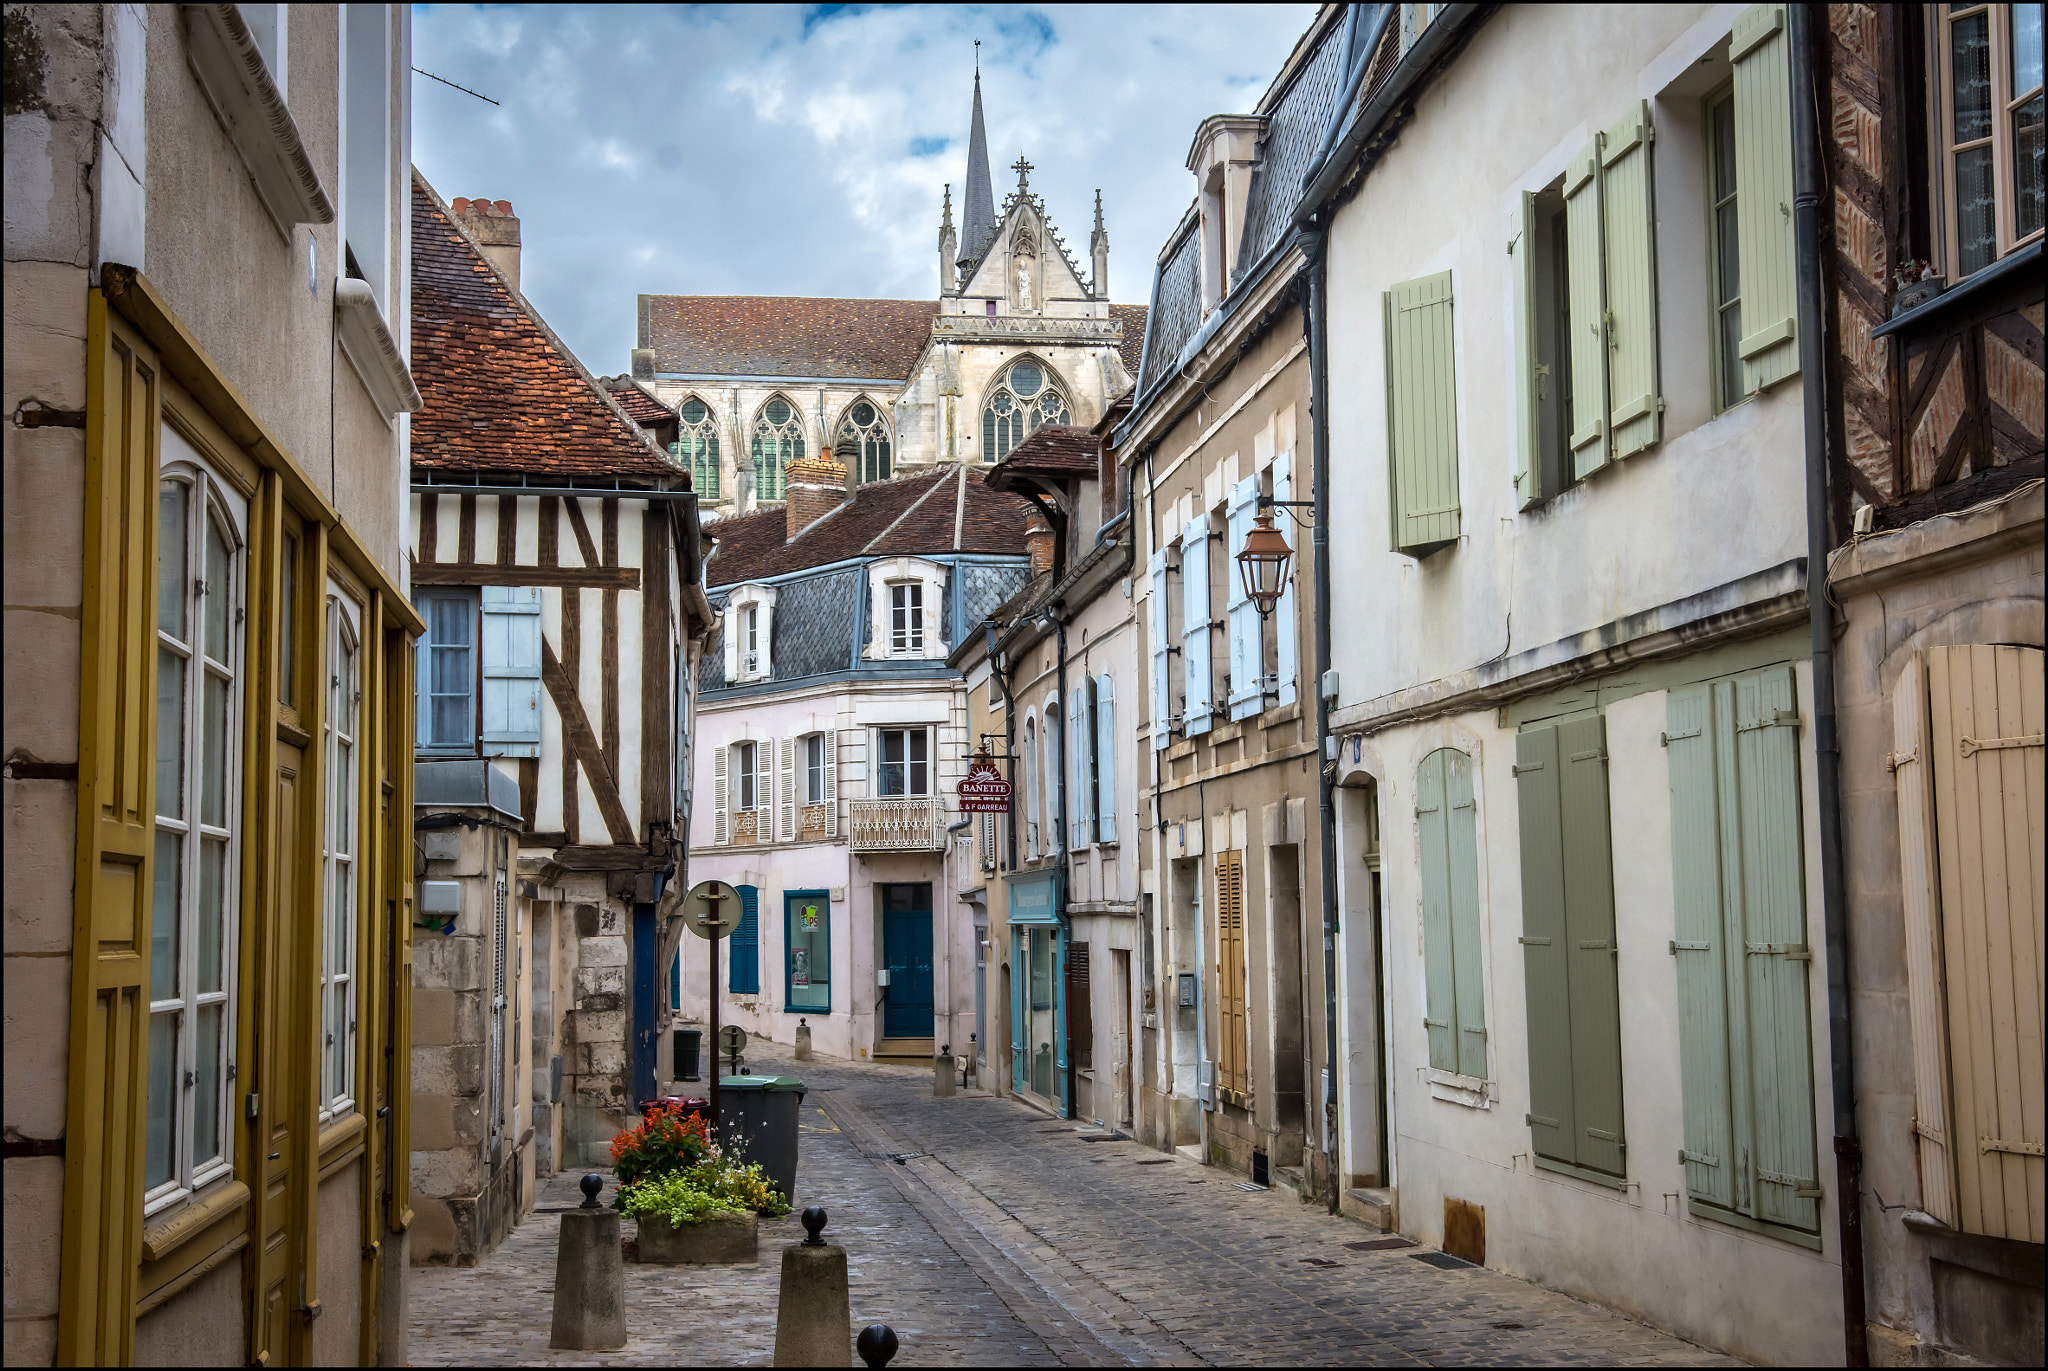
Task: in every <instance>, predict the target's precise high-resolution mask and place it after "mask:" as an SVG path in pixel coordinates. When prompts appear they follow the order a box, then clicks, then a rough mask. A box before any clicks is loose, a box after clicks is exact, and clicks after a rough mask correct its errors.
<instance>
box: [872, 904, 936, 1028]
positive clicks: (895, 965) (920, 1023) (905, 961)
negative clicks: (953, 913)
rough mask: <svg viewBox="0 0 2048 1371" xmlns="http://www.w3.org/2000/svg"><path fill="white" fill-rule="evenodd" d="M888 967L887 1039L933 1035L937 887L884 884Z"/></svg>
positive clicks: (884, 1011) (884, 957)
mask: <svg viewBox="0 0 2048 1371" xmlns="http://www.w3.org/2000/svg"><path fill="white" fill-rule="evenodd" d="M876 893H877V894H879V895H880V897H881V906H882V964H883V965H884V966H886V967H888V968H889V987H888V989H887V990H885V991H883V992H882V994H883V998H882V1036H884V1037H887V1038H929V1037H931V1036H932V888H931V886H930V885H929V884H924V883H921V884H915V885H884V886H882V887H881V888H880V889H879V890H878V891H877V892H876Z"/></svg>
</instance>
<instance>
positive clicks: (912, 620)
mask: <svg viewBox="0 0 2048 1371" xmlns="http://www.w3.org/2000/svg"><path fill="white" fill-rule="evenodd" d="M889 652H890V654H891V655H892V656H897V657H922V656H924V582H923V581H891V582H890V583H889Z"/></svg>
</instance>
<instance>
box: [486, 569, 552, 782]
mask: <svg viewBox="0 0 2048 1371" xmlns="http://www.w3.org/2000/svg"><path fill="white" fill-rule="evenodd" d="M481 637H482V646H483V689H484V694H483V732H482V742H483V747H482V749H481V750H482V752H483V755H484V756H486V757H538V756H540V591H539V589H538V588H536V587H533V586H485V587H484V588H483V624H482V633H481Z"/></svg>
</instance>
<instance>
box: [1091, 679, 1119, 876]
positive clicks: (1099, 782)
mask: <svg viewBox="0 0 2048 1371" xmlns="http://www.w3.org/2000/svg"><path fill="white" fill-rule="evenodd" d="M1095 829H1096V833H1097V835H1098V840H1099V841H1101V842H1105V843H1113V842H1115V841H1116V683H1115V680H1114V678H1113V677H1111V676H1110V674H1109V673H1108V672H1107V671H1105V672H1103V673H1102V674H1101V675H1100V676H1098V677H1096V678H1095Z"/></svg>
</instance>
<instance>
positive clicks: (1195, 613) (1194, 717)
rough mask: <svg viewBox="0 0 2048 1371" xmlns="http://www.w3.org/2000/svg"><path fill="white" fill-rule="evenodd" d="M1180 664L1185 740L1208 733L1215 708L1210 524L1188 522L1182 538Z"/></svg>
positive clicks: (1191, 520)
mask: <svg viewBox="0 0 2048 1371" xmlns="http://www.w3.org/2000/svg"><path fill="white" fill-rule="evenodd" d="M1180 602H1181V629H1180V662H1181V673H1182V676H1183V678H1184V683H1185V685H1186V687H1187V703H1186V705H1185V706H1184V707H1183V708H1184V711H1185V714H1186V728H1185V730H1184V732H1185V736H1187V737H1190V738H1193V737H1197V736H1199V735H1200V734H1203V733H1207V732H1208V731H1209V725H1210V723H1211V721H1212V720H1213V718H1214V711H1215V705H1214V704H1213V703H1212V701H1211V699H1210V694H1211V691H1212V689H1213V681H1214V675H1213V671H1212V668H1211V665H1210V660H1209V637H1210V635H1209V521H1208V519H1207V518H1206V517H1197V518H1194V519H1190V520H1188V526H1187V527H1186V528H1185V529H1183V530H1182V531H1181V535H1180Z"/></svg>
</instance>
